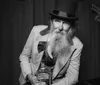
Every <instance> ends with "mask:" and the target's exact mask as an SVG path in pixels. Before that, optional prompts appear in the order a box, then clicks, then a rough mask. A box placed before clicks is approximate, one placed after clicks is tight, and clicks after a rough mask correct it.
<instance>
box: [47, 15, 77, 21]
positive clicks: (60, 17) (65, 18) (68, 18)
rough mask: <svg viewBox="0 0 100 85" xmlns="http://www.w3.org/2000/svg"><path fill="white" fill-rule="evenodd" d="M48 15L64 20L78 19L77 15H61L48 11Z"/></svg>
mask: <svg viewBox="0 0 100 85" xmlns="http://www.w3.org/2000/svg"><path fill="white" fill-rule="evenodd" d="M49 15H51V16H52V17H54V18H58V19H61V20H65V21H66V20H74V21H76V20H78V17H62V16H58V15H56V14H54V13H49Z"/></svg>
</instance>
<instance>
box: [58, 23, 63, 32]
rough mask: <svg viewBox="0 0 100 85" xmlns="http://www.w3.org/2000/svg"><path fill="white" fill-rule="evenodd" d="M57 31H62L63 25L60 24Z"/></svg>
mask: <svg viewBox="0 0 100 85" xmlns="http://www.w3.org/2000/svg"><path fill="white" fill-rule="evenodd" d="M58 29H59V31H62V30H63V23H60V25H59V28H58Z"/></svg>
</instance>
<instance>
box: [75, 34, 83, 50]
mask: <svg viewBox="0 0 100 85" xmlns="http://www.w3.org/2000/svg"><path fill="white" fill-rule="evenodd" d="M73 43H74V47H76V48H77V49H81V48H83V43H82V42H81V40H80V39H79V38H78V37H76V36H75V37H74V38H73Z"/></svg>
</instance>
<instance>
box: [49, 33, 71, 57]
mask: <svg viewBox="0 0 100 85" xmlns="http://www.w3.org/2000/svg"><path fill="white" fill-rule="evenodd" d="M69 51H70V44H69V42H68V40H67V37H66V35H62V34H61V33H56V32H52V33H50V36H49V38H48V45H47V52H48V54H49V55H50V57H51V58H53V57H55V56H64V55H66V54H67V53H68V52H69Z"/></svg>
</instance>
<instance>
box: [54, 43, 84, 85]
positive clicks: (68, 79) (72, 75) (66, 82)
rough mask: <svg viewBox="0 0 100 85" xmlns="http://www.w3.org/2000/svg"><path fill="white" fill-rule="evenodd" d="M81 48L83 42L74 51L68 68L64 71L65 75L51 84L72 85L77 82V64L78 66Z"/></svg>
mask: <svg viewBox="0 0 100 85" xmlns="http://www.w3.org/2000/svg"><path fill="white" fill-rule="evenodd" d="M82 48H83V44H81V46H79V48H78V49H77V50H76V51H75V52H74V54H73V56H72V58H71V62H70V64H69V68H68V70H67V72H66V76H65V77H64V78H63V79H61V80H59V81H58V82H57V83H54V84H52V85H73V84H75V83H76V82H78V75H79V66H80V56H81V51H82Z"/></svg>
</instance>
